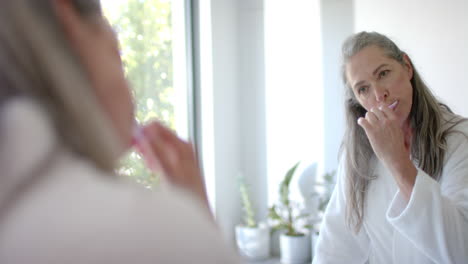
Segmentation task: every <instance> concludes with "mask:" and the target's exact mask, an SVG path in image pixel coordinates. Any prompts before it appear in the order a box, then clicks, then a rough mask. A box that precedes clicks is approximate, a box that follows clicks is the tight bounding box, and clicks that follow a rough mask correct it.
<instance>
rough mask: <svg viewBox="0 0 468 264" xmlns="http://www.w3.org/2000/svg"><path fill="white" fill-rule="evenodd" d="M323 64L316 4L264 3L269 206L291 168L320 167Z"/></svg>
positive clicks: (294, 186)
mask: <svg viewBox="0 0 468 264" xmlns="http://www.w3.org/2000/svg"><path fill="white" fill-rule="evenodd" d="M321 63H322V57H321V41H320V5H319V1H318V0H314V1H303V0H290V1H288V2H287V4H285V2H284V1H280V0H269V1H265V91H266V92H265V99H266V122H267V123H266V127H267V130H266V131H267V133H266V135H265V136H266V140H267V173H268V183H269V186H268V189H269V190H268V199H269V203H270V204H271V203H276V202H277V201H278V188H279V183H280V182H281V180H283V178H284V175H285V174H286V172H287V171H288V169H289V168H291V167H292V166H293V165H294V164H295V163H297V162H298V161H302V164H301V165H303V166H306V165H308V164H310V163H311V162H318V163H319V164H320V165H322V164H323V148H324V146H323V143H324V142H323V126H322V124H323V110H324V109H323V89H322V67H321ZM298 170H300V169H298ZM296 180H297V177H295V178H293V180H292V183H291V186H292V194H293V195H294V194H296V193H297V192H294V190H295V189H297V184H296V182H295V181H296ZM293 198H294V196H293Z"/></svg>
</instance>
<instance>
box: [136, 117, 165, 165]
mask: <svg viewBox="0 0 468 264" xmlns="http://www.w3.org/2000/svg"><path fill="white" fill-rule="evenodd" d="M132 145H133V146H134V147H135V148H136V149H137V151H138V152H139V153H140V155H141V156H142V157H143V159H144V160H145V163H146V166H147V167H148V168H149V169H150V170H151V171H153V172H160V171H161V165H160V164H159V160H158V159H157V158H156V156H155V155H154V153H153V150H152V149H151V145H150V143H149V141H148V139H147V138H146V137H145V134H144V133H143V128H142V127H141V126H135V129H134V131H133V139H132Z"/></svg>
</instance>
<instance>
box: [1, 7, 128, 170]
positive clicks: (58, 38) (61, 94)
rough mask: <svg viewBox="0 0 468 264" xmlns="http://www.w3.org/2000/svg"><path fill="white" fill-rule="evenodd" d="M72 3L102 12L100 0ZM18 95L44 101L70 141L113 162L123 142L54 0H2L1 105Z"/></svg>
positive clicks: (90, 12)
mask: <svg viewBox="0 0 468 264" xmlns="http://www.w3.org/2000/svg"><path fill="white" fill-rule="evenodd" d="M73 4H74V6H75V7H76V9H77V10H78V12H79V13H80V15H81V16H82V17H83V19H88V20H90V21H91V20H92V19H93V18H95V17H96V16H101V9H100V4H99V1H98V0H74V1H73ZM15 97H27V98H30V99H31V100H33V101H35V102H37V103H39V104H40V105H41V106H43V108H44V109H45V111H46V112H47V114H48V115H49V116H50V117H51V118H52V120H53V123H54V125H55V127H56V130H57V131H58V135H59V136H60V139H61V141H62V142H63V143H64V145H65V146H66V147H68V148H69V149H71V150H72V151H74V152H76V153H79V154H80V155H82V156H84V157H85V158H88V159H89V160H91V161H92V162H94V163H95V165H96V166H97V167H99V168H101V169H104V170H111V169H112V168H113V166H114V164H115V161H116V159H117V158H118V155H119V153H120V151H121V148H122V146H121V143H120V141H119V140H118V138H117V134H116V133H115V132H114V129H113V128H112V125H111V124H110V121H109V119H108V118H107V116H106V115H105V113H104V111H103V110H102V109H101V107H100V105H99V104H98V102H97V99H96V97H95V94H94V92H93V88H92V86H91V83H90V82H89V80H88V78H87V75H86V71H85V69H83V67H82V66H81V64H80V60H79V58H78V57H77V56H76V55H75V53H74V52H73V50H72V49H71V48H70V46H69V44H68V41H67V39H66V38H65V36H64V34H63V31H62V28H61V26H60V24H59V23H58V21H57V19H56V16H55V14H54V10H53V6H52V1H51V0H6V1H2V8H1V9H0V109H1V105H3V104H4V103H5V102H6V101H8V100H11V99H13V98H15ZM0 138H1V130H0Z"/></svg>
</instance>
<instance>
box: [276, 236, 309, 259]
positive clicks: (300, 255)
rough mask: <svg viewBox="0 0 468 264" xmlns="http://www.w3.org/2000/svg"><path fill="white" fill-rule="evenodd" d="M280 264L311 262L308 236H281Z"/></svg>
mask: <svg viewBox="0 0 468 264" xmlns="http://www.w3.org/2000/svg"><path fill="white" fill-rule="evenodd" d="M280 247H281V263H284V264H304V263H308V262H310V261H311V253H312V252H311V238H310V235H309V234H305V235H303V236H287V235H286V234H281V236H280Z"/></svg>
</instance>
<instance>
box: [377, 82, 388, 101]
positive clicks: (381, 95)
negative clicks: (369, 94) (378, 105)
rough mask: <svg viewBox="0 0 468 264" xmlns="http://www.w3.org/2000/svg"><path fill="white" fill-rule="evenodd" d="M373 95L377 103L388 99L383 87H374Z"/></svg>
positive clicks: (386, 91)
mask: <svg viewBox="0 0 468 264" xmlns="http://www.w3.org/2000/svg"><path fill="white" fill-rule="evenodd" d="M374 93H375V99H376V100H377V102H384V101H385V100H386V99H387V97H388V90H387V89H385V88H384V87H379V86H377V85H376V86H374Z"/></svg>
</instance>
